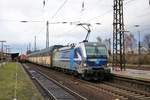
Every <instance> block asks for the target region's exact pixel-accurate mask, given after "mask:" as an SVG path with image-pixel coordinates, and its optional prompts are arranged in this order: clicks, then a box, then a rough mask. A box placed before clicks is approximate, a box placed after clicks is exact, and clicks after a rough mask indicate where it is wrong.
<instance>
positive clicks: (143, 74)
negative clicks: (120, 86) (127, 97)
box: [111, 68, 150, 82]
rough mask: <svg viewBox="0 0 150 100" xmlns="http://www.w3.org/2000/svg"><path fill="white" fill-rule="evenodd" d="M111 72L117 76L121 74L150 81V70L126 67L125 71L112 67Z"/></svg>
mask: <svg viewBox="0 0 150 100" xmlns="http://www.w3.org/2000/svg"><path fill="white" fill-rule="evenodd" d="M111 73H112V74H113V75H115V76H121V77H126V78H131V79H137V80H142V81H148V82H150V71H145V70H135V69H126V70H125V71H120V70H112V68H111Z"/></svg>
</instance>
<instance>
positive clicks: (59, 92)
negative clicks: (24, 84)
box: [23, 64, 87, 100]
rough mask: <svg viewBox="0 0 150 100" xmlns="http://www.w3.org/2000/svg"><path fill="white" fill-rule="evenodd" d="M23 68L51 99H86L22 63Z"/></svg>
mask: <svg viewBox="0 0 150 100" xmlns="http://www.w3.org/2000/svg"><path fill="white" fill-rule="evenodd" d="M23 66H24V68H25V69H26V71H28V73H29V74H30V75H31V78H32V79H34V80H36V82H37V83H38V84H39V85H40V86H41V87H42V88H43V89H44V90H45V92H46V93H47V94H48V95H49V97H50V99H52V100H87V99H86V98H85V97H83V96H81V95H79V94H78V93H76V92H74V91H72V90H71V89H69V88H67V87H65V86H63V85H62V84H60V83H59V82H57V81H56V80H54V79H52V78H49V77H48V76H47V75H45V74H44V73H42V72H40V71H39V70H36V69H33V68H30V67H29V66H27V65H25V64H23Z"/></svg>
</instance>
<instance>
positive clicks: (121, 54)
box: [113, 0, 125, 70]
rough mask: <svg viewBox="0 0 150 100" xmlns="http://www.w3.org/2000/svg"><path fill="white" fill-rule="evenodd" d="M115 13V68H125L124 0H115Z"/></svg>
mask: <svg viewBox="0 0 150 100" xmlns="http://www.w3.org/2000/svg"><path fill="white" fill-rule="evenodd" d="M113 10H114V14H113V69H114V67H115V66H119V67H120V68H121V70H122V69H125V47H124V19H123V0H114V7H113Z"/></svg>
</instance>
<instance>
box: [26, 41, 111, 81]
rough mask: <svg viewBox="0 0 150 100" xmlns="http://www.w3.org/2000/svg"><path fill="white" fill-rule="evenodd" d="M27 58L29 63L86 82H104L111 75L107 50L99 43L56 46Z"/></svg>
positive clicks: (31, 54) (29, 55)
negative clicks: (58, 71)
mask: <svg viewBox="0 0 150 100" xmlns="http://www.w3.org/2000/svg"><path fill="white" fill-rule="evenodd" d="M27 56H28V61H29V62H32V63H36V64H39V65H43V66H46V67H49V68H53V69H58V70H62V71H64V72H67V73H71V74H74V75H79V76H80V77H82V78H84V79H86V80H103V79H104V78H107V77H108V76H109V75H110V69H109V68H108V67H107V63H108V52H107V48H106V46H105V45H103V44H100V43H97V42H81V43H79V44H77V45H74V44H72V45H68V46H63V45H54V46H51V47H49V48H46V49H43V50H40V51H36V52H33V53H30V54H28V55H27Z"/></svg>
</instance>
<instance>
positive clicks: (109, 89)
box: [93, 82, 150, 100]
mask: <svg viewBox="0 0 150 100" xmlns="http://www.w3.org/2000/svg"><path fill="white" fill-rule="evenodd" d="M93 86H94V87H93V88H95V87H97V88H98V89H100V90H101V91H103V92H106V93H109V94H110V95H114V96H116V97H117V98H119V99H121V100H150V94H149V93H147V92H142V91H139V90H135V89H131V88H128V87H123V86H120V85H116V84H113V83H108V82H104V83H100V84H95V85H93Z"/></svg>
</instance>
